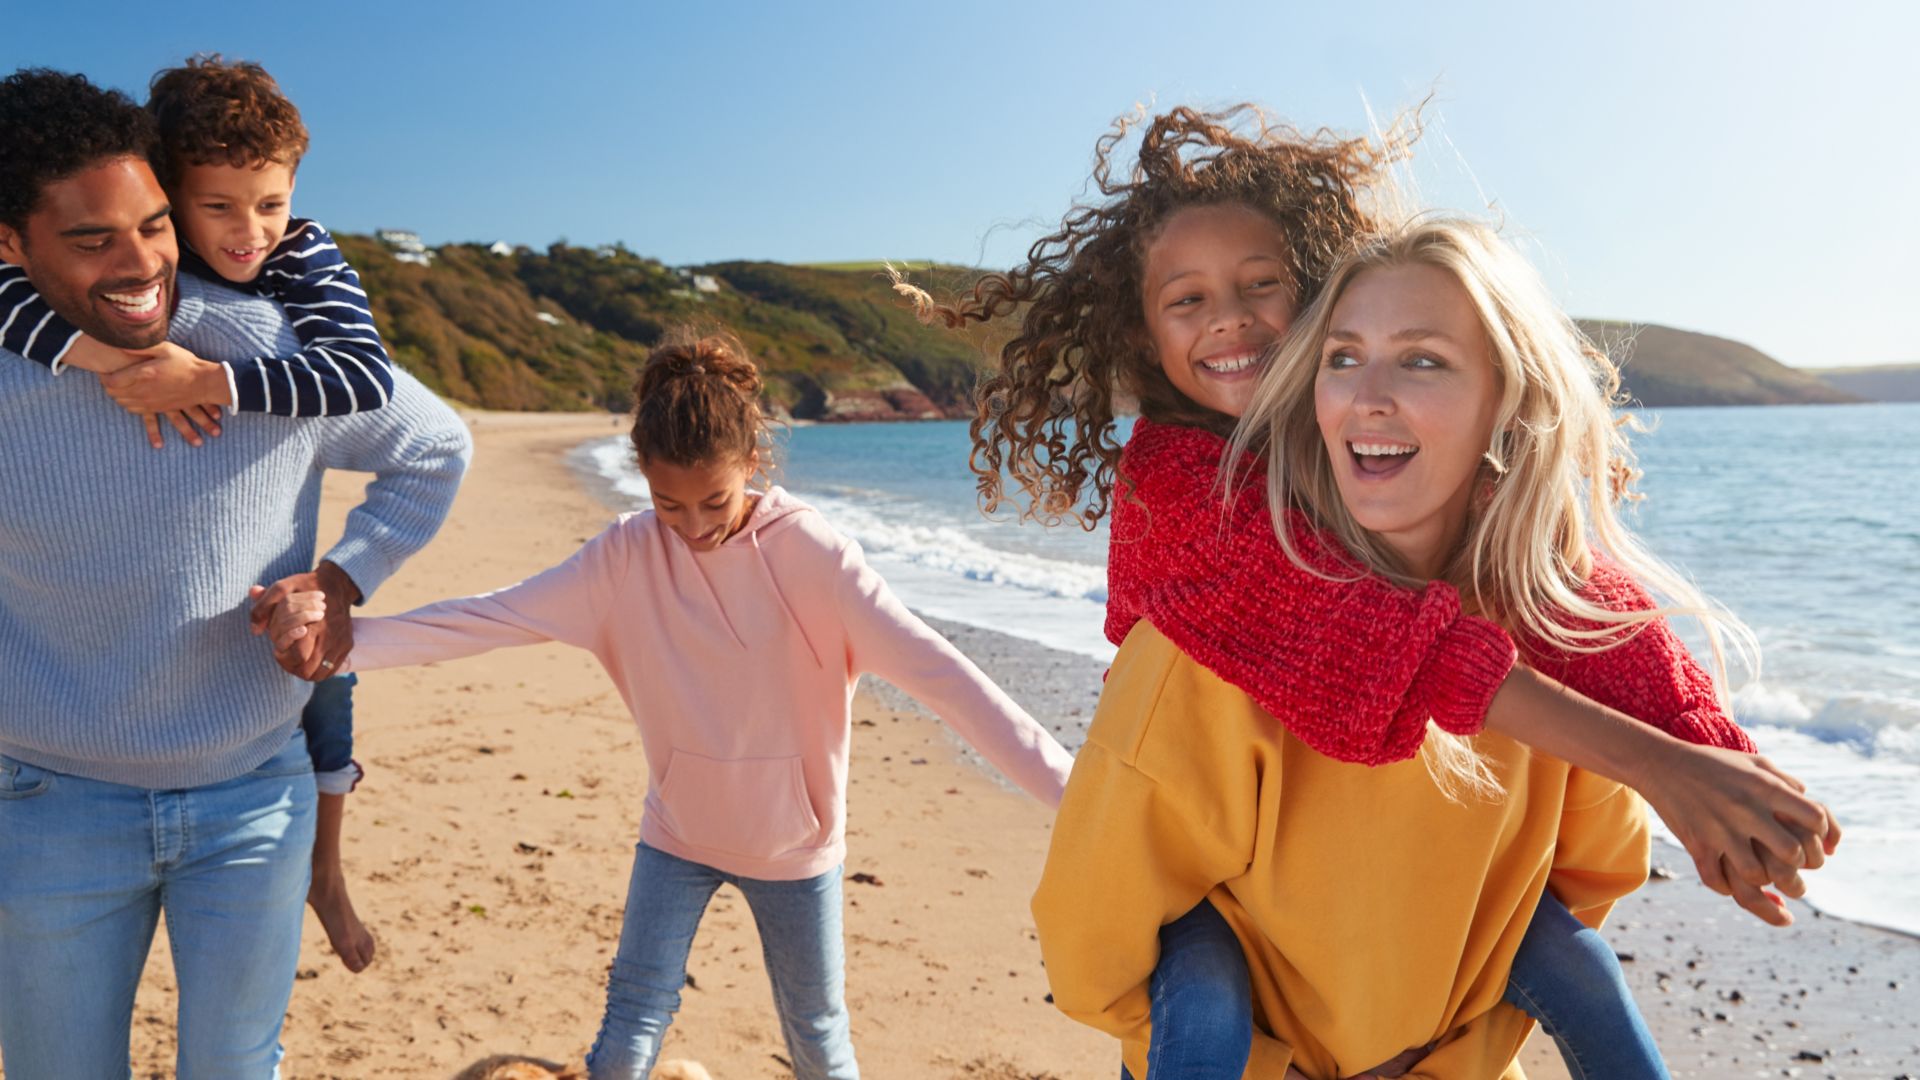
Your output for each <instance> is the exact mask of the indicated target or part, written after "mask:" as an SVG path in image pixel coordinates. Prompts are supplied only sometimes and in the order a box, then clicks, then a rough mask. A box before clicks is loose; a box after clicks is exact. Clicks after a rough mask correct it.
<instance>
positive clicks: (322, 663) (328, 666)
mask: <svg viewBox="0 0 1920 1080" xmlns="http://www.w3.org/2000/svg"><path fill="white" fill-rule="evenodd" d="M320 666H321V667H323V668H326V669H327V670H328V671H332V670H333V661H331V660H322V661H320Z"/></svg>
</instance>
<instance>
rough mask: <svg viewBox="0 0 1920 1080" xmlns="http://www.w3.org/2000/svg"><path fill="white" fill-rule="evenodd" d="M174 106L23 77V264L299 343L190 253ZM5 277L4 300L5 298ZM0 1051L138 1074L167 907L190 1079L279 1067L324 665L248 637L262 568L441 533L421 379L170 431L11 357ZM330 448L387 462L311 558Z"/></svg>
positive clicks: (332, 637)
mask: <svg viewBox="0 0 1920 1080" xmlns="http://www.w3.org/2000/svg"><path fill="white" fill-rule="evenodd" d="M152 142H153V129H152V124H151V121H150V119H149V118H148V116H147V114H146V113H145V112H144V111H143V110H141V109H139V108H138V107H136V106H135V105H134V104H133V103H132V102H131V101H129V100H128V99H127V98H126V97H124V96H123V95H121V94H118V93H115V92H109V91H103V90H100V89H98V88H96V87H94V86H92V85H91V84H90V83H88V82H87V80H86V79H84V78H83V77H80V76H74V75H64V74H60V73H56V72H51V71H45V70H30V71H20V72H16V73H15V74H13V75H12V76H10V77H8V78H7V79H5V80H4V81H0V259H5V260H6V261H8V262H11V263H14V264H16V265H18V266H19V267H21V268H22V269H23V270H24V271H25V273H26V278H27V281H28V282H30V283H31V285H32V287H33V288H34V289H36V290H38V292H39V293H40V295H41V296H42V297H43V298H45V300H46V301H47V303H48V304H50V305H51V306H52V307H53V309H54V310H55V311H56V312H57V313H58V314H59V315H60V316H62V317H64V318H65V319H66V320H68V321H69V322H71V323H73V324H74V325H75V326H76V327H78V328H79V329H81V330H83V331H85V332H86V333H87V334H89V335H91V336H93V337H94V338H95V339H97V340H99V341H101V342H104V343H106V344H109V345H113V346H117V347H120V348H128V349H137V348H147V347H151V346H153V345H156V344H158V343H159V342H160V341H162V340H163V339H164V340H172V341H174V342H175V343H177V344H180V345H183V346H186V347H187V348H189V349H190V350H191V351H192V352H194V353H196V354H198V355H201V356H205V357H209V358H214V359H224V358H236V359H237V358H245V357H252V356H285V355H290V354H291V353H292V352H293V351H296V350H297V348H298V340H297V338H296V337H295V336H294V334H293V332H292V330H291V329H290V328H289V325H288V322H287V318H286V315H285V313H284V312H283V311H282V309H281V308H280V307H279V305H278V304H276V303H274V302H273V301H271V300H266V299H263V298H259V297H254V296H247V295H244V294H241V293H237V292H234V291H232V290H230V289H227V288H225V287H223V286H219V285H214V284H209V283H207V282H204V281H201V280H198V279H196V278H193V277H190V276H178V277H176V275H175V273H174V266H175V262H176V258H177V247H176V244H175V241H174V237H173V232H172V226H171V225H170V223H169V219H168V206H167V200H166V197H165V195H164V194H163V193H162V191H161V189H160V186H159V184H158V183H157V182H156V180H155V178H154V174H153V172H152V170H151V168H150V167H149V164H148V154H149V152H150V149H151V146H152ZM4 300H5V298H4V297H0V309H4V308H5V306H6V305H5V304H4ZM0 418H4V419H0V507H4V512H0V957H3V958H4V961H3V962H0V1067H3V1068H4V1069H5V1073H6V1076H7V1078H8V1080H41V1078H47V1077H61V1078H84V1080H91V1078H94V1077H101V1078H105V1077H116V1078H124V1077H125V1076H126V1075H127V1071H128V1040H129V1027H130V1024H131V1020H132V1009H133V1000H134V992H135V989H136V987H137V985H138V982H139V978H140V971H141V968H142V965H143V964H144V961H145V959H146V955H147V952H148V949H149V947H150V945H151V942H152V936H153V932H154V927H155V924H156V922H157V920H158V919H159V917H160V916H161V915H163V914H164V915H165V917H166V919H167V928H168V936H169V939H170V941H171V944H172V949H173V955H174V968H175V974H176V976H177V978H178V981H179V984H180V1007H179V1060H178V1071H179V1074H180V1075H181V1076H182V1077H190V1078H194V1080H199V1078H202V1077H219V1078H225V1077H233V1078H246V1080H262V1078H266V1077H270V1076H275V1075H277V1074H278V1067H277V1063H278V1061H279V1058H280V1050H279V1046H278V1041H279V1031H280V1023H281V1018H282V1016H283V1014H284V1013H285V1010H286V1005H287V1000H288V997H289V996H290V994H291V990H292V985H293V971H294V963H295V960H296V958H297V956H298V951H299V939H300V923H301V908H302V906H303V904H304V902H305V899H306V893H307V874H308V866H309V857H310V849H311V845H312V838H313V825H314V787H313V779H312V765H311V761H310V760H309V758H308V756H307V751H306V747H305V745H304V742H303V740H302V739H301V737H300V731H299V714H300V710H301V708H302V706H303V705H304V704H305V703H306V700H307V697H308V694H309V692H310V688H309V687H308V686H307V685H306V684H305V683H303V682H301V681H299V680H298V679H295V678H293V677H292V676H290V675H287V674H285V673H283V672H282V671H281V670H280V669H279V668H278V667H276V666H275V664H274V661H273V657H272V655H271V651H270V648H269V645H268V643H267V642H266V640H265V639H263V638H257V637H254V636H253V635H252V634H250V633H249V631H248V624H247V620H248V613H247V610H246V596H247V590H248V587H249V586H250V585H253V584H255V583H257V582H267V581H275V580H277V579H280V578H281V577H283V576H286V575H297V574H301V572H302V571H306V570H307V569H308V568H309V567H314V569H313V570H312V572H311V573H310V574H307V575H306V577H307V579H308V582H309V583H308V584H307V585H306V586H305V587H307V588H319V589H322V590H324V591H325V592H326V593H327V595H328V598H329V600H330V601H331V602H332V604H334V605H337V609H338V616H337V617H336V618H335V619H334V620H333V621H332V622H330V623H328V624H322V625H321V626H320V627H319V628H318V633H317V635H316V640H315V642H314V643H313V648H314V649H315V650H316V651H317V653H318V654H319V655H320V657H321V659H320V660H319V661H318V664H319V665H320V666H323V667H324V666H326V665H329V664H331V663H334V662H337V660H338V658H339V657H340V656H342V655H344V654H345V651H346V649H347V647H348V645H349V644H350V642H349V641H348V640H346V637H345V635H346V634H347V633H348V629H347V624H346V619H345V614H346V612H347V610H348V608H349V607H350V606H351V605H352V604H353V603H355V602H357V601H359V600H361V599H364V597H365V595H366V594H370V593H372V592H373V590H374V589H375V588H377V587H378V586H379V584H380V583H381V582H382V581H384V580H385V579H386V578H387V577H388V576H389V575H391V574H392V572H393V571H394V569H395V568H396V567H397V566H398V565H399V563H400V562H401V561H402V560H404V559H405V558H406V557H408V556H409V555H411V554H412V553H413V552H415V551H417V550H418V549H419V548H420V547H421V546H422V545H424V544H425V543H426V542H427V540H428V539H429V538H430V537H431V536H432V534H433V533H434V531H435V530H437V529H438V528H439V525H440V522H441V521H442V520H443V518H444V517H445V515H446V512H447V509H448V507H449V506H450V504H451V502H452V499H453V494H454V491H455V489H456V487H457V486H458V484H459V479H460V476H461V474H462V472H463V471H464V469H465V465H466V460H467V457H468V454H469V453H470V445H471V444H470V441H469V439H468V437H467V434H466V430H465V428H464V427H463V426H462V425H461V424H460V422H459V420H458V418H457V417H455V416H454V415H453V414H452V413H451V412H450V411H449V410H448V409H447V408H446V407H445V406H444V405H442V404H441V403H440V402H438V401H437V400H436V399H434V397H433V396H432V395H431V394H430V393H428V392H427V391H426V390H425V389H424V388H422V387H421V386H420V385H419V384H418V383H417V382H415V381H414V380H412V379H411V378H408V377H406V376H405V375H400V376H399V377H398V379H397V381H396V387H395V392H394V395H393V399H392V401H391V402H390V403H389V404H388V406H387V407H386V408H383V409H380V410H378V411H375V412H368V413H361V414H358V415H355V416H350V417H342V418H336V419H316V420H287V419H282V418H278V417H272V416H264V415H255V414H245V415H235V416H232V417H229V418H228V419H227V420H226V421H225V422H224V424H223V425H222V426H223V429H224V430H223V434H222V435H221V437H220V438H218V439H215V440H211V441H209V442H208V444H207V445H206V446H204V447H203V448H200V449H196V450H188V449H187V448H185V447H178V446H176V447H173V448H170V449H168V450H166V451H164V452H161V453H155V452H154V451H153V450H151V449H149V448H148V447H147V446H146V444H145V443H143V442H142V441H140V440H139V439H137V438H126V437H125V435H126V431H125V425H126V424H127V422H128V421H127V418H126V414H125V413H123V412H121V411H120V410H119V408H118V407H117V406H115V405H114V404H113V403H112V401H111V400H110V399H109V398H108V397H107V396H106V394H105V393H104V392H103V390H102V389H101V387H100V386H99V384H98V383H97V382H96V381H95V380H94V379H93V378H92V377H90V376H87V375H85V374H83V373H72V372H70V373H66V374H64V375H60V376H54V375H50V374H49V373H48V371H47V370H46V369H45V368H42V367H39V366H37V365H34V364H31V363H28V362H26V361H24V360H22V359H21V358H20V357H18V356H16V355H13V354H10V353H6V352H4V351H0ZM328 468H342V469H353V470H358V471H366V472H373V473H376V474H377V475H376V478H375V479H374V481H373V482H372V483H371V484H369V486H368V488H367V494H366V499H365V501H364V502H363V503H362V504H361V505H360V506H359V507H358V508H357V509H355V510H354V512H353V513H352V515H351V516H350V518H349V519H348V523H347V528H346V534H345V535H344V536H343V537H342V538H341V540H340V542H339V543H338V544H337V545H335V546H334V548H333V549H332V550H331V551H329V552H328V553H327V555H326V557H325V559H324V560H323V561H321V562H320V563H318V565H317V567H316V565H315V563H314V560H313V556H314V540H315V531H316V520H315V516H316V510H317V507H318V503H319V495H320V480H321V476H322V474H323V473H324V471H325V470H326V469H328Z"/></svg>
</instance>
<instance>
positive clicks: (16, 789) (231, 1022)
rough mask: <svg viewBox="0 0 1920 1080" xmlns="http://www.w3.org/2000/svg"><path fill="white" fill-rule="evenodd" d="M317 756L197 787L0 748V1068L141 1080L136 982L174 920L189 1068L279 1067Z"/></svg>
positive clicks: (296, 745)
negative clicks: (62, 764) (91, 775)
mask: <svg viewBox="0 0 1920 1080" xmlns="http://www.w3.org/2000/svg"><path fill="white" fill-rule="evenodd" d="M313 825H314V791H313V763H312V761H311V759H310V758H309V757H308V755H307V744H306V740H305V739H303V738H301V737H300V734H299V733H298V732H295V733H294V735H293V738H291V739H290V740H288V742H287V744H286V745H285V746H283V747H282V748H281V749H280V750H279V752H278V753H276V754H274V756H273V758H272V759H271V760H269V761H267V762H266V763H265V764H264V765H261V766H260V767H259V768H257V769H255V770H254V771H252V772H250V773H248V774H246V775H245V776H241V777H237V778H235V779H233V780H229V781H227V782H225V783H221V784H209V785H207V786H205V787H198V788H189V789H186V790H184V791H150V790H147V789H145V788H134V787H125V786H123V785H120V784H109V783H104V782H102V781H98V780H86V779H82V778H80V777H77V776H69V775H67V774H65V773H56V772H53V771H51V770H48V769H42V768H38V767H35V766H33V765H28V764H27V763H25V762H22V761H18V760H15V759H13V758H9V757H4V756H0V1067H4V1068H5V1069H6V1075H7V1080H49V1078H54V1077H58V1078H60V1080H127V1076H128V1072H129V1068H128V1056H129V1053H128V1052H129V1045H128V1044H129V1028H130V1027H131V1025H132V1023H133V999H134V991H135V990H136V988H137V987H138V986H139V984H140V971H141V969H142V967H144V966H145V964H146V959H147V953H148V951H149V949H150V948H151V947H152V945H153V933H154V928H155V926H156V925H157V924H158V922H159V920H160V918H161V917H162V916H163V915H164V916H165V918H166V920H167V939H168V943H169V944H170V946H171V947H172V950H173V970H174V976H175V978H176V979H177V980H178V982H179V987H180V1006H179V1009H180V1011H179V1018H178V1034H179V1050H178V1058H177V1061H176V1070H177V1073H178V1075H180V1076H183V1077H191V1078H193V1080H266V1078H268V1077H277V1076H279V1074H280V1070H279V1062H280V1021H281V1018H282V1017H283V1016H284V1015H285V1014H286V1010H287V999H288V997H290V996H291V995H292V993H293V969H294V964H295V962H296V961H297V960H298V958H299V954H300V920H301V912H302V909H303V908H304V907H305V904H306V898H307V883H308V877H309V872H310V865H311V859H312V857H313Z"/></svg>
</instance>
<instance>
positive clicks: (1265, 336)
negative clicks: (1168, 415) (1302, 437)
mask: <svg viewBox="0 0 1920 1080" xmlns="http://www.w3.org/2000/svg"><path fill="white" fill-rule="evenodd" d="M1287 260H1288V256H1287V238H1286V234H1285V233H1284V232H1283V231H1282V230H1281V228H1280V226H1279V225H1277V224H1275V223H1274V222H1273V219H1271V218H1269V217H1267V216H1266V215H1265V214H1262V213H1260V212H1259V211H1257V210H1254V209H1253V208H1251V207H1248V206H1244V205H1241V204H1238V203H1229V204H1223V205H1219V206H1191V207H1188V208H1186V209H1184V210H1179V211H1176V212H1175V213H1174V214H1173V216H1172V217H1169V218H1168V219H1167V220H1166V222H1165V223H1164V224H1163V225H1162V226H1161V227H1160V235H1158V236H1156V237H1154V239H1153V242H1152V243H1151V244H1149V245H1148V246H1147V252H1146V265H1145V266H1144V267H1143V268H1142V272H1141V290H1142V295H1141V304H1142V307H1143V309H1144V312H1145V314H1146V322H1147V334H1148V337H1149V338H1150V339H1151V340H1152V343H1153V351H1154V354H1155V356H1156V357H1157V358H1158V359H1159V361H1160V368H1161V370H1162V371H1164V372H1166V375H1167V379H1168V381H1169V382H1171V383H1173V385H1174V387H1175V388H1177V389H1178V390H1179V391H1180V392H1181V393H1183V394H1185V395H1187V396H1188V397H1190V398H1192V399H1193V400H1194V401H1196V402H1198V403H1199V404H1201V405H1204V406H1206V407H1207V408H1209V409H1212V410H1214V411H1215V412H1221V413H1225V414H1226V415H1228V416H1234V417H1237V416H1239V415H1240V414H1241V413H1243V412H1246V411H1247V405H1248V403H1249V402H1251V401H1252V400H1253V391H1254V386H1255V385H1256V384H1257V383H1258V382H1259V380H1260V369H1261V367H1262V366H1264V365H1263V361H1264V358H1265V355H1266V354H1265V351H1264V350H1265V349H1266V347H1267V346H1268V345H1270V344H1272V343H1273V342H1275V341H1277V340H1279V338H1280V337H1281V335H1283V334H1285V333H1286V332H1287V327H1288V326H1290V325H1292V323H1293V278H1292V274H1291V272H1290V271H1289V270H1288V262H1287Z"/></svg>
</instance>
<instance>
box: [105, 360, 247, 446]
mask: <svg viewBox="0 0 1920 1080" xmlns="http://www.w3.org/2000/svg"><path fill="white" fill-rule="evenodd" d="M78 347H79V346H77V345H76V346H75V348H78ZM67 351H68V352H70V353H71V352H72V351H73V350H72V349H69V350H67ZM126 355H128V356H131V357H133V358H134V359H133V362H132V363H130V364H129V365H127V366H126V367H124V368H122V369H121V370H118V371H111V372H109V373H107V374H103V375H101V376H100V382H101V384H102V385H103V386H105V387H106V388H107V396H108V397H111V398H112V399H113V400H114V401H115V402H116V403H117V404H118V405H119V406H120V407H121V408H123V409H125V410H127V411H128V412H136V413H167V412H180V411H183V410H186V409H191V408H195V407H202V408H205V407H209V406H230V405H232V404H233V395H232V392H231V390H230V389H229V387H228V384H227V372H226V369H225V368H223V367H221V366H220V365H219V364H216V363H213V362H212V361H210V360H202V359H200V358H199V357H198V356H195V355H193V354H192V353H190V352H188V351H187V350H185V349H183V348H181V347H180V346H178V345H175V344H174V343H173V342H171V341H163V342H161V343H160V344H158V345H155V346H154V347H153V348H151V349H141V350H138V351H136V352H132V353H128V354H126ZM216 434H218V433H217V432H216Z"/></svg>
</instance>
